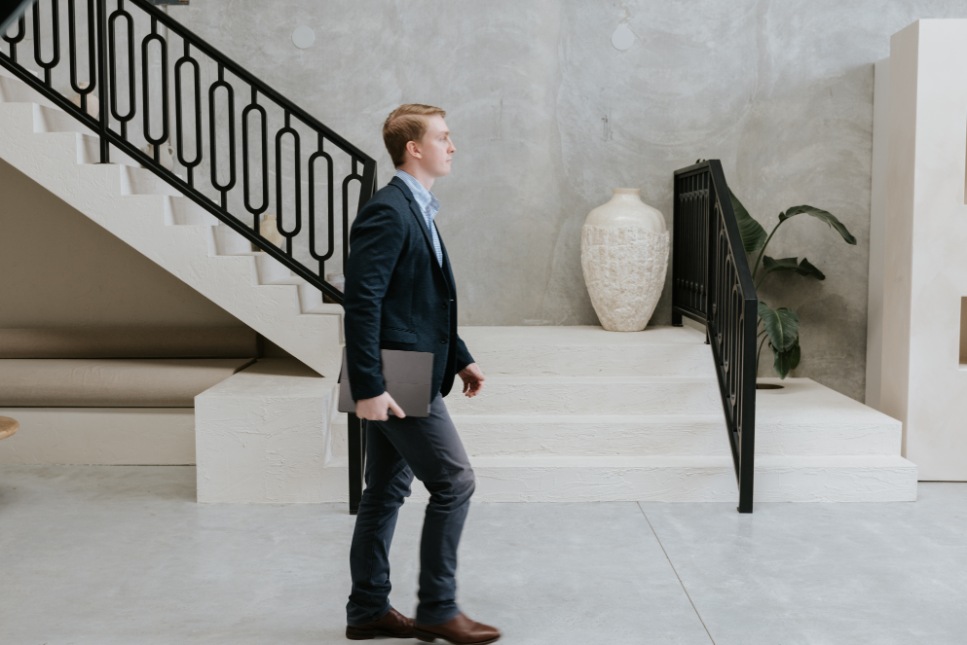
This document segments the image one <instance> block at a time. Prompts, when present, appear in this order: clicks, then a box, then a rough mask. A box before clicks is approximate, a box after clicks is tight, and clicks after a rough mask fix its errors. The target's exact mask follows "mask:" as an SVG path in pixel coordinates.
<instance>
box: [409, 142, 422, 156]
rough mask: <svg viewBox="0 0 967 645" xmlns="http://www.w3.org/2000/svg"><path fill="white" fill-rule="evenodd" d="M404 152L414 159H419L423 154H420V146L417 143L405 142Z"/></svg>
mask: <svg viewBox="0 0 967 645" xmlns="http://www.w3.org/2000/svg"><path fill="white" fill-rule="evenodd" d="M406 151H407V152H408V153H410V156H411V157H413V158H414V159H421V158H422V157H423V153H422V152H420V144H419V143H418V142H417V141H407V142H406Z"/></svg>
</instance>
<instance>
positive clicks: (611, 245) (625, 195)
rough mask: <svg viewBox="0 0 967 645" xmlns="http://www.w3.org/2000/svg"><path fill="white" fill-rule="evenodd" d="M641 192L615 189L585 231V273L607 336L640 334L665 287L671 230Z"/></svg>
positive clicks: (583, 240)
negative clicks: (614, 333)
mask: <svg viewBox="0 0 967 645" xmlns="http://www.w3.org/2000/svg"><path fill="white" fill-rule="evenodd" d="M638 193H639V191H638V189H637V188H615V189H614V195H613V196H612V198H611V200H610V201H609V202H607V203H605V204H603V205H601V206H598V207H597V208H595V209H594V210H592V211H591V212H590V213H588V217H587V219H586V220H585V222H584V227H583V228H582V229H581V268H582V269H583V270H584V282H585V284H586V285H587V288H588V294H589V295H590V296H591V304H592V305H593V306H594V311H595V313H596V314H597V315H598V319H599V320H600V321H601V326H602V327H604V328H605V329H606V330H608V331H641V330H642V329H644V328H645V327H646V326H647V325H648V321H649V320H650V319H651V315H652V314H653V313H654V312H655V306H656V305H657V304H658V299H659V298H660V297H661V292H662V288H663V287H664V285H665V272H666V271H667V269H668V230H667V228H666V227H665V218H664V217H662V214H661V212H660V211H659V210H658V209H656V208H652V207H651V206H648V205H647V204H645V203H644V202H642V201H641V198H640V197H639V196H638Z"/></svg>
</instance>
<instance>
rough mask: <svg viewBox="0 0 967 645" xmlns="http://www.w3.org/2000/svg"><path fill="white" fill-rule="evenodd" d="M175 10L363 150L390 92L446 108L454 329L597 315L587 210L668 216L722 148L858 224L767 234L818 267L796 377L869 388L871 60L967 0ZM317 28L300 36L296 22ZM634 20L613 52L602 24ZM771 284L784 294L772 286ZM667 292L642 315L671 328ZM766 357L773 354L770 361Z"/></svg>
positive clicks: (806, 287)
mask: <svg viewBox="0 0 967 645" xmlns="http://www.w3.org/2000/svg"><path fill="white" fill-rule="evenodd" d="M170 11H171V14H172V15H173V16H175V17H177V18H178V19H179V20H182V21H183V22H185V23H186V24H188V25H189V26H190V27H191V28H192V29H193V30H195V31H196V32H198V33H199V34H201V35H203V36H204V37H206V38H208V39H209V40H210V41H211V42H212V44H214V45H215V46H217V47H218V48H220V49H222V50H223V51H224V52H226V53H227V54H229V55H230V56H231V57H233V58H235V59H236V60H238V61H239V62H241V63H243V64H244V65H246V66H248V67H249V69H251V70H252V71H253V72H254V73H255V74H256V75H257V76H259V77H261V78H263V79H265V80H266V81H267V82H269V84H270V85H272V86H273V87H275V88H277V89H278V90H280V91H281V92H282V93H283V94H285V95H287V96H289V97H290V98H292V99H293V100H295V101H296V102H297V103H298V104H300V105H302V106H303V107H305V108H307V109H308V110H309V111H310V112H311V113H313V114H314V115H316V116H318V117H319V118H320V119H321V120H322V121H323V122H325V123H326V124H327V125H330V126H331V127H333V128H335V129H336V130H337V131H338V132H340V133H342V134H344V135H345V136H346V137H347V138H349V140H351V141H353V142H355V143H356V144H357V145H359V146H360V147H362V148H363V149H365V150H367V151H370V153H371V154H373V155H374V156H377V158H378V159H379V160H380V163H381V173H380V174H381V180H385V179H387V178H388V177H389V175H390V172H391V168H390V164H389V161H388V158H387V157H386V155H385V153H384V152H383V150H382V144H381V141H380V138H379V128H380V125H381V123H382V120H383V118H384V117H385V115H386V114H387V112H388V111H389V110H390V109H392V108H393V107H395V106H396V105H397V104H399V103H401V102H410V101H419V102H427V103H434V104H438V105H441V106H443V107H445V108H446V109H447V110H448V111H449V116H448V122H449V124H450V126H451V129H452V130H453V132H454V139H455V142H456V146H457V149H458V151H457V156H456V159H455V163H454V172H453V175H452V176H451V177H449V178H447V179H445V180H443V181H440V182H439V183H438V184H437V187H436V189H435V192H436V193H437V195H438V196H439V197H440V199H441V201H442V203H443V211H442V213H441V218H440V220H439V221H440V227H441V229H442V230H443V233H444V236H445V239H446V241H447V244H448V246H449V249H450V252H451V255H452V257H453V258H454V264H455V267H456V271H457V275H458V278H459V280H460V286H461V298H462V301H461V302H462V322H463V323H464V324H477V325H481V324H496V325H520V324H556V325H573V324H591V323H595V322H596V317H595V315H594V312H593V310H592V308H591V305H590V301H589V299H588V296H587V294H586V292H585V289H584V285H583V280H582V276H581V267H580V258H579V246H580V227H581V225H582V224H583V221H584V217H585V216H586V214H587V212H588V211H589V210H590V209H591V208H593V207H595V206H597V205H599V204H600V203H602V202H604V201H606V200H607V199H608V198H609V196H610V189H611V188H612V187H615V186H631V187H639V188H641V191H642V197H643V199H644V200H645V201H646V202H648V203H650V204H652V205H654V206H656V207H657V208H659V209H660V210H662V211H663V212H664V213H665V215H666V218H668V219H669V220H670V217H671V195H672V184H671V177H672V171H673V170H675V169H676V168H680V167H683V166H686V165H689V164H691V163H692V162H693V161H695V160H696V159H698V158H720V159H721V160H722V162H723V164H724V167H725V171H726V175H727V177H728V179H729V182H730V184H731V186H732V188H733V190H734V191H735V192H736V194H738V195H739V196H740V197H741V198H742V199H743V201H744V202H745V203H746V205H747V206H748V207H749V209H750V211H751V212H752V213H753V215H754V216H756V217H757V218H758V219H759V220H760V221H761V222H763V223H764V224H766V225H769V224H770V223H772V222H774V221H775V217H776V215H777V214H778V212H779V211H781V210H784V209H785V208H787V207H789V206H792V205H795V204H800V203H809V204H814V205H816V206H820V207H823V208H826V209H828V210H830V211H832V212H833V213H834V214H836V215H837V216H839V217H840V219H841V220H842V221H843V222H844V223H845V224H846V225H847V226H848V227H849V229H850V230H851V231H852V232H853V233H854V234H855V235H856V237H857V238H858V239H859V244H858V245H857V246H856V247H849V246H847V245H846V244H844V243H842V242H840V241H838V238H836V237H835V236H834V234H832V233H831V232H830V231H829V230H828V229H826V228H825V226H823V225H822V224H820V223H818V222H814V221H793V222H790V223H789V224H787V225H784V226H783V229H784V230H783V231H782V232H781V235H780V236H778V237H777V238H776V240H775V242H774V247H770V248H771V251H772V253H773V254H774V255H775V256H777V257H782V256H785V255H806V256H808V257H809V259H810V260H811V261H813V262H814V263H815V264H817V265H818V266H819V267H820V268H822V269H823V270H825V272H826V274H827V276H828V279H827V280H826V282H825V283H816V284H805V283H802V282H796V281H790V282H789V283H788V284H787V285H786V286H788V287H789V288H788V289H786V290H784V292H783V298H782V300H781V302H782V303H783V304H787V305H790V306H794V307H797V308H798V310H799V313H800V315H801V317H802V325H803V328H802V344H803V352H804V357H803V362H802V364H801V366H800V368H799V370H798V371H797V372H796V374H797V375H799V376H809V377H812V378H815V379H817V380H819V381H820V382H823V383H825V384H827V385H829V386H831V387H833V388H835V389H837V390H839V391H842V392H844V393H846V394H848V395H850V396H853V397H855V398H859V399H861V398H862V396H863V389H864V354H865V345H866V343H865V338H866V302H867V300H866V298H867V295H866V293H867V273H868V269H867V264H868V237H869V236H868V231H869V203H870V165H871V159H870V155H871V141H872V113H873V108H872V101H873V63H874V62H875V61H877V60H879V59H882V58H885V57H886V56H888V54H889V43H890V36H891V35H892V34H893V33H895V32H896V31H898V30H900V29H902V28H903V27H905V26H906V25H908V24H909V23H911V22H913V21H914V20H916V19H918V18H942V17H956V18H963V17H967V1H965V0H946V1H944V0H893V1H886V2H884V1H883V0H854V1H852V2H848V3H846V2H842V1H841V0H809V1H808V2H806V1H805V0H801V1H799V2H794V1H792V0H687V1H686V0H677V1H667V2H666V1H662V2H659V1H657V0H628V1H624V2H618V1H603V0H602V1H593V2H591V1H587V0H561V1H553V0H490V1H488V2H474V1H471V0H427V1H414V0H405V1H404V0H397V1H395V2H391V1H388V0H326V1H325V2H319V1H318V0H276V1H273V2H271V3H266V2H263V1H260V0H220V1H208V0H193V2H192V3H191V5H190V6H189V7H187V8H172V9H171V10H170ZM300 25H307V26H309V27H311V28H312V29H313V30H314V31H315V34H316V41H315V44H314V45H312V46H311V47H309V48H307V49H298V48H296V47H295V46H294V45H293V43H292V39H291V35H292V32H293V30H294V29H295V28H296V27H298V26H300ZM621 25H625V26H626V27H627V28H628V29H630V30H631V32H632V33H633V34H634V36H635V40H634V43H633V44H632V46H631V47H630V48H629V49H627V50H625V51H619V50H618V49H616V48H615V47H614V46H613V45H612V34H613V33H614V32H615V30H616V29H617V28H618V27H619V26H621ZM776 286H778V285H773V289H768V288H767V289H766V290H765V291H764V294H763V295H764V297H765V298H766V299H767V300H770V301H771V302H772V303H775V304H779V302H780V300H779V298H778V296H777V295H776V292H775V291H776V290H775V287H776ZM669 321H670V305H669V299H668V296H667V293H666V296H665V297H664V298H663V299H662V301H661V302H660V303H659V307H658V310H657V312H656V314H655V317H654V319H653V323H656V324H668V322H669ZM763 371H768V369H767V368H766V369H764V370H763Z"/></svg>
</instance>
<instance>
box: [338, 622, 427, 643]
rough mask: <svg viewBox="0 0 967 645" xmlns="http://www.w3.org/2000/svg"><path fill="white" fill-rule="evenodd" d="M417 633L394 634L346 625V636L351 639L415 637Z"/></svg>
mask: <svg viewBox="0 0 967 645" xmlns="http://www.w3.org/2000/svg"><path fill="white" fill-rule="evenodd" d="M414 636H415V634H406V635H401V634H394V633H392V632H387V631H383V630H382V629H357V628H354V627H352V626H347V627H346V638H348V639H349V640H351V641H368V640H373V639H374V638H413V637H414Z"/></svg>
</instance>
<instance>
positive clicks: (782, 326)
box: [731, 194, 856, 378]
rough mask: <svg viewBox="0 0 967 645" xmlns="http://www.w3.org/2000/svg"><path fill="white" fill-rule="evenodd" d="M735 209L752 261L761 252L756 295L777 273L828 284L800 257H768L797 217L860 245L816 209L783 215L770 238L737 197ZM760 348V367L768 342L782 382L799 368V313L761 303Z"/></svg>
mask: <svg viewBox="0 0 967 645" xmlns="http://www.w3.org/2000/svg"><path fill="white" fill-rule="evenodd" d="M731 197H732V209H733V210H734V211H735V217H736V220H737V221H738V224H739V231H740V233H741V235H742V244H743V246H744V247H745V252H746V253H747V254H748V255H749V257H750V259H751V257H752V255H753V254H755V253H756V252H758V255H757V256H756V258H755V262H754V263H753V267H752V279H753V280H754V281H755V287H756V291H757V292H758V290H759V287H760V286H761V284H762V283H763V281H765V279H766V278H767V277H768V276H770V275H772V274H775V273H796V274H799V275H801V276H803V277H805V278H813V279H816V280H825V279H826V275H825V274H824V273H823V272H822V271H820V270H819V269H818V268H817V267H816V266H815V265H813V264H812V263H811V262H810V261H809V260H807V259H806V258H805V257H803V259H802V260H801V261H800V260H799V258H798V257H792V258H782V259H779V260H776V259H774V258H771V257H769V256H768V255H766V254H765V252H766V247H767V246H769V242H770V241H772V238H773V236H774V235H775V234H776V231H778V230H779V227H780V226H782V225H783V224H784V223H785V222H788V221H789V220H790V219H792V218H793V217H795V216H796V215H810V216H812V217H815V218H816V219H819V220H820V221H823V222H825V223H826V224H828V225H829V227H830V228H832V229H833V230H834V231H836V232H837V233H839V235H840V237H842V238H843V240H844V241H845V242H846V243H847V244H856V238H855V237H853V234H852V233H850V232H849V231H848V230H846V227H845V226H843V224H842V222H840V221H839V220H838V219H836V217H835V216H833V215H832V214H831V213H829V212H828V211H824V210H823V209H821V208H816V207H815V206H808V205H803V206H793V207H792V208H790V209H788V210H786V211H784V212H782V213H779V222H778V223H777V224H776V225H775V227H773V229H772V231H771V232H770V233H769V234H768V235H767V234H766V230H765V229H764V228H763V227H762V225H761V224H759V222H757V221H756V220H754V219H753V218H752V216H751V215H749V211H748V210H746V208H745V206H743V205H742V202H740V201H739V200H738V198H736V196H735V195H734V194H733V195H731ZM758 330H759V331H758V337H759V339H760V340H759V347H758V349H757V351H756V364H757V365H758V363H759V357H760V355H761V353H762V346H763V344H765V343H766V342H768V343H769V348H770V349H772V353H773V355H774V357H775V361H774V363H773V368H774V369H775V370H776V373H777V374H779V376H780V378H786V376H788V375H789V372H790V371H791V370H793V369H795V368H796V366H797V365H799V359H800V357H801V350H800V348H799V316H798V315H797V314H796V312H795V311H793V310H792V309H789V308H788V307H778V308H776V309H773V308H772V307H770V306H769V305H768V304H766V303H765V302H764V301H762V300H761V299H760V300H759V323H758Z"/></svg>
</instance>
